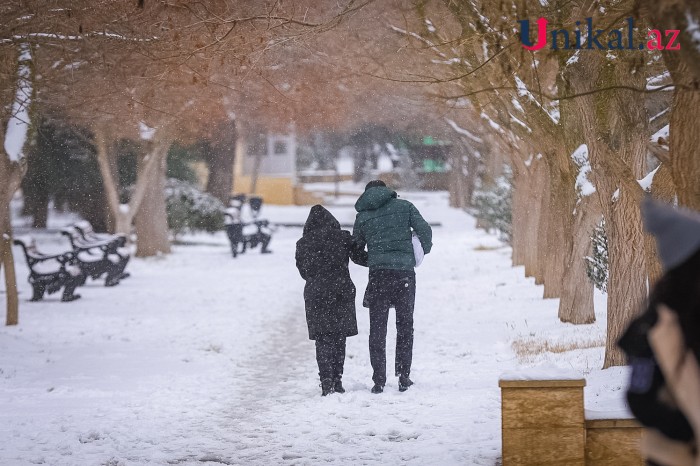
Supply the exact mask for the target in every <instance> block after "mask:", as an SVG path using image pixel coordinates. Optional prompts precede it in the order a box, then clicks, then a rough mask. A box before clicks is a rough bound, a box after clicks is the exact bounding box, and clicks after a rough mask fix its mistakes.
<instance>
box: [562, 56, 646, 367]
mask: <svg viewBox="0 0 700 466" xmlns="http://www.w3.org/2000/svg"><path fill="white" fill-rule="evenodd" d="M643 62H644V60H643V58H642V59H641V60H640V57H639V56H637V54H636V53H634V52H630V53H628V54H625V55H624V56H623V54H619V55H618V56H617V57H616V59H615V60H614V63H613V60H610V59H608V58H607V57H606V56H605V55H604V54H603V53H586V54H582V55H581V58H580V59H579V62H577V63H576V64H575V66H576V67H578V70H577V71H578V72H577V73H576V74H575V76H577V78H576V79H577V81H576V82H575V83H573V84H574V88H575V89H576V90H577V91H585V90H590V88H591V87H593V86H596V87H605V86H610V85H627V86H634V87H637V88H641V87H644V86H645V85H646V81H645V79H644V76H643V74H644V73H642V72H641V70H640V69H639V68H637V66H638V65H639V64H640V63H643ZM577 103H578V104H579V105H580V109H581V110H580V112H579V113H580V117H581V124H582V126H583V130H584V137H585V140H586V144H587V145H588V151H589V156H590V161H591V167H592V171H593V175H594V180H595V184H596V190H597V194H598V196H599V199H600V204H601V207H602V210H603V215H604V217H605V221H606V232H607V235H608V268H609V271H608V302H607V322H608V333H607V338H606V344H605V360H604V363H603V367H604V368H607V367H610V366H619V365H623V364H624V363H625V359H624V356H623V353H622V352H621V351H620V350H619V348H618V347H617V341H618V339H619V337H620V335H621V334H622V332H623V331H624V330H625V329H626V328H627V326H628V324H629V322H630V320H631V319H632V318H633V317H634V316H635V315H637V313H638V311H639V309H640V306H641V305H642V303H643V302H644V301H645V299H646V295H647V275H646V264H645V253H644V251H645V247H644V236H643V232H642V222H641V212H640V206H639V199H640V197H641V188H640V186H639V184H638V183H637V181H636V180H637V179H639V178H641V177H642V175H643V174H645V173H643V169H644V160H645V157H646V151H647V140H648V137H649V136H648V128H647V125H648V118H647V115H646V109H645V107H644V101H643V99H639V97H638V96H637V95H635V94H633V93H631V92H630V91H623V90H618V91H609V92H598V93H596V94H593V95H588V96H585V97H580V98H578V99H577Z"/></svg>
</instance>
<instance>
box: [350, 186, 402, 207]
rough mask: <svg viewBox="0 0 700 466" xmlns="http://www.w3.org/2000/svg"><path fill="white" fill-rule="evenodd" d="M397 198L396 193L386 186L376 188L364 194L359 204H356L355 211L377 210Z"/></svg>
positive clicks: (358, 201)
mask: <svg viewBox="0 0 700 466" xmlns="http://www.w3.org/2000/svg"><path fill="white" fill-rule="evenodd" d="M395 197H397V194H396V191H393V190H391V189H389V188H387V187H386V186H375V187H374V188H369V189H368V190H367V191H365V192H364V193H362V195H361V196H360V198H359V199H358V200H357V202H355V210H356V211H358V212H362V211H364V210H376V209H378V208H380V207H381V206H383V205H384V204H386V203H387V202H389V201H390V200H392V199H393V198H395Z"/></svg>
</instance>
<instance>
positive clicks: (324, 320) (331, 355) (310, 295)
mask: <svg viewBox="0 0 700 466" xmlns="http://www.w3.org/2000/svg"><path fill="white" fill-rule="evenodd" d="M349 259H352V261H353V262H355V263H356V264H359V265H363V266H367V253H366V252H365V251H364V249H363V248H360V247H358V246H357V244H355V242H353V240H352V236H351V235H350V232H349V231H345V230H341V228H340V223H339V222H338V220H336V218H335V217H333V214H331V213H330V212H329V211H328V210H326V209H325V208H324V207H322V206H320V205H315V206H313V207H312V208H311V212H309V217H308V218H307V220H306V223H305V224H304V233H303V236H302V237H301V239H300V240H299V241H297V245H296V264H297V269H299V273H300V274H301V278H303V279H304V280H306V286H305V287H304V302H305V307H306V324H307V326H308V329H309V339H311V340H316V362H317V363H318V374H319V377H320V378H321V395H322V396H326V395H329V394H331V393H345V389H344V388H343V383H342V377H343V365H344V363H345V339H346V338H347V337H350V336H354V335H357V316H356V309H355V291H356V290H355V285H354V284H353V282H352V279H351V278H350V271H349V269H348V262H349Z"/></svg>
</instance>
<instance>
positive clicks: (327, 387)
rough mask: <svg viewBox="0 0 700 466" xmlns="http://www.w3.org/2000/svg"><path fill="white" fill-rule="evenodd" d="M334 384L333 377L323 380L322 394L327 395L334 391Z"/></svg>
mask: <svg viewBox="0 0 700 466" xmlns="http://www.w3.org/2000/svg"><path fill="white" fill-rule="evenodd" d="M333 385H334V384H333V379H323V380H321V396H326V395H330V394H331V393H333Z"/></svg>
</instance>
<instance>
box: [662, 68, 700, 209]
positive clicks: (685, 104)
mask: <svg viewBox="0 0 700 466" xmlns="http://www.w3.org/2000/svg"><path fill="white" fill-rule="evenodd" d="M688 75H689V73H688V72H687V70H686V69H685V67H684V66H683V65H681V67H680V69H678V70H676V71H675V73H673V78H674V82H678V81H677V79H684V77H686V79H685V80H684V81H681V83H684V82H687V76H688ZM669 129H670V134H669V138H670V141H669V151H670V153H671V154H672V157H671V173H672V176H673V184H674V185H675V187H676V190H677V191H676V193H677V195H678V203H679V204H680V205H682V206H686V207H689V208H691V209H695V210H700V157H698V153H697V152H698V147H700V93H699V92H698V91H697V90H685V89H681V88H679V87H676V88H675V90H674V91H673V103H672V106H671V122H670V126H669Z"/></svg>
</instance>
